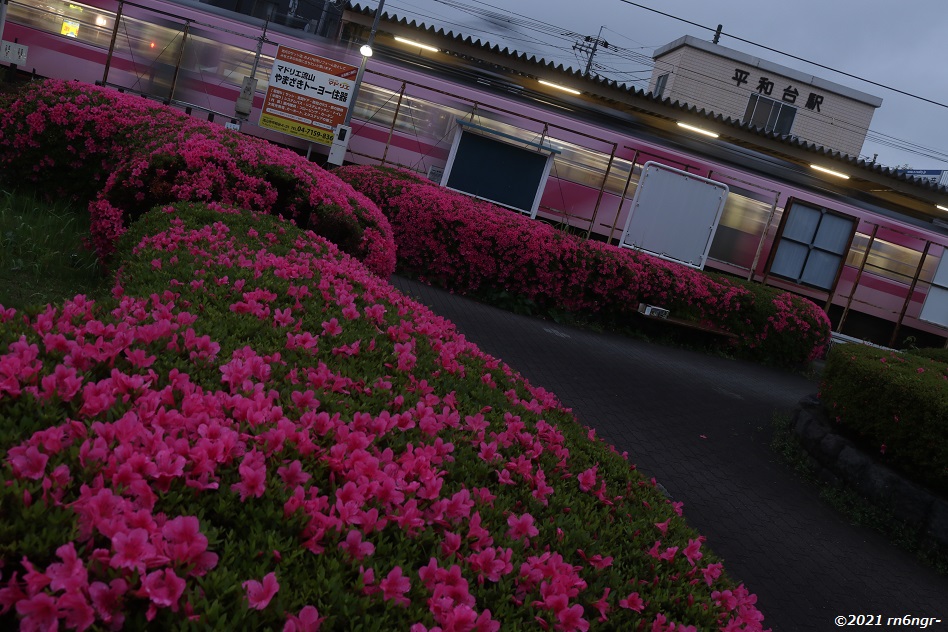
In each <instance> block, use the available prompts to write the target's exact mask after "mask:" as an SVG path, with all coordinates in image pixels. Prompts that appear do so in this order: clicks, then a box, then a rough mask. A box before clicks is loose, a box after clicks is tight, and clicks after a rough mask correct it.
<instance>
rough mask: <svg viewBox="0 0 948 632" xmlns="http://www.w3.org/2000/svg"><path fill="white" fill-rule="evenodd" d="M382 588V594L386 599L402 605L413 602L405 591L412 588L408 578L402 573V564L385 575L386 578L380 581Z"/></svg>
mask: <svg viewBox="0 0 948 632" xmlns="http://www.w3.org/2000/svg"><path fill="white" fill-rule="evenodd" d="M379 587H380V588H381V589H382V595H383V596H384V598H385V599H386V601H389V600H390V601H394V602H395V603H397V604H399V605H401V606H408V605H409V604H410V603H411V600H409V599H408V598H407V597H405V593H406V592H408V590H409V589H410V588H411V584H410V582H409V581H408V578H407V577H405V576H404V575H402V569H401V567H400V566H396V567H395V568H393V569H392V570H391V572H389V574H388V575H386V576H385V579H383V580H382V581H380V582H379Z"/></svg>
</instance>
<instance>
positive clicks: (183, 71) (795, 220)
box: [3, 0, 948, 346]
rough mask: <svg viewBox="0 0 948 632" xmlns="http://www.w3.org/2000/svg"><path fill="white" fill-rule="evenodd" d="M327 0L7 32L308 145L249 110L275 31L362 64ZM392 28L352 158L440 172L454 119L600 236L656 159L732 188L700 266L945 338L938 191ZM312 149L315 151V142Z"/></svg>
mask: <svg viewBox="0 0 948 632" xmlns="http://www.w3.org/2000/svg"><path fill="white" fill-rule="evenodd" d="M328 5H329V3H325V2H324V3H322V4H321V8H322V13H321V15H320V16H319V19H315V18H314V19H310V20H308V21H302V22H301V21H300V20H299V17H298V16H288V15H278V14H269V15H264V16H262V17H253V16H247V15H242V14H239V13H235V12H232V11H227V10H224V9H219V8H215V7H212V6H209V5H207V4H200V3H195V2H189V1H188V0H177V1H176V2H168V1H163V0H156V1H152V2H149V3H148V5H147V6H145V5H141V4H137V3H133V2H119V1H117V0H87V1H86V2H83V3H80V2H69V1H65V0H10V4H9V11H8V17H7V20H8V21H7V26H6V29H5V31H4V34H3V37H4V39H5V40H8V41H14V40H15V41H18V42H21V43H24V44H26V45H28V46H29V56H28V63H27V64H26V66H25V69H26V70H33V71H34V72H35V73H36V74H38V75H41V76H47V77H56V78H63V79H78V80H81V81H86V82H98V83H100V84H105V85H109V86H113V87H116V88H117V89H122V90H127V91H132V92H137V93H140V94H142V95H143V96H148V97H151V98H155V99H159V100H162V101H164V102H167V103H170V104H173V105H175V106H177V107H181V108H184V109H186V110H188V111H189V112H191V113H193V114H194V115H200V116H207V117H209V118H211V119H212V120H217V121H219V122H232V123H238V124H239V125H240V127H241V129H242V130H243V131H244V132H245V133H251V134H255V135H259V136H261V137H264V138H268V139H269V140H272V141H274V142H279V143H282V144H285V145H288V146H292V147H295V148H296V149H297V150H299V151H300V152H303V151H307V153H309V151H310V150H312V149H314V147H313V146H312V145H309V144H308V143H307V142H306V141H304V140H302V139H297V138H294V137H289V136H284V135H280V134H277V133H275V132H272V131H270V130H266V129H262V128H260V127H259V126H257V125H256V124H255V121H256V120H257V117H259V112H260V108H261V106H262V104H263V96H264V95H263V88H264V87H265V86H266V85H267V81H268V79H269V74H270V69H271V68H272V66H273V58H274V56H275V54H276V50H277V46H280V45H282V46H288V47H291V48H295V49H299V50H304V51H307V52H310V53H313V54H316V55H320V56H323V57H327V58H331V59H335V60H339V61H342V62H346V63H349V64H352V65H358V64H360V63H361V62H362V58H361V56H360V55H359V54H358V52H357V48H358V45H359V44H360V43H361V42H362V41H364V36H365V34H366V32H367V27H366V25H365V23H364V22H365V20H364V18H365V17H366V14H365V12H363V13H362V14H360V13H359V12H358V11H350V13H349V15H348V17H349V20H348V21H347V20H339V19H338V18H339V17H340V16H338V15H330V13H331V12H329V11H328V9H327V7H328ZM350 8H351V7H350ZM327 15H328V16H329V18H330V19H329V20H328V21H327V20H326V17H327ZM360 17H361V18H363V23H362V24H361V26H360V24H359V23H358V18H360ZM291 18H292V19H291ZM396 27H397V28H399V29H401V30H403V31H404V30H406V29H408V30H409V31H414V32H415V33H416V35H417V36H421V37H424V36H432V35H433V34H434V32H433V31H432V30H430V29H427V30H426V29H419V28H416V27H415V26H414V25H407V26H406V25H405V24H404V23H403V22H402V23H399V22H398V21H392V22H391V23H388V22H386V23H383V25H382V29H381V30H380V33H379V38H378V39H377V40H376V48H377V54H376V55H375V56H373V57H372V58H371V60H369V61H368V62H367V63H366V66H365V81H364V83H363V84H362V87H361V89H360V92H359V98H358V100H357V102H356V103H355V105H354V108H353V113H354V116H353V134H352V139H351V141H350V144H349V147H348V153H347V154H346V160H347V161H349V162H357V163H371V164H379V163H382V164H391V165H399V166H403V167H405V168H408V169H412V170H414V171H417V172H419V173H421V174H423V175H426V176H428V177H430V178H432V179H433V180H436V181H441V180H442V178H443V174H444V173H445V171H446V170H448V171H450V170H451V168H452V167H453V166H454V165H455V164H456V162H457V157H458V154H457V151H458V142H459V139H462V138H463V137H464V133H465V132H471V133H473V135H475V136H477V137H479V138H486V139H487V141H485V142H488V141H489V142H496V143H499V146H503V147H512V148H514V149H521V150H527V151H533V152H536V153H539V154H543V155H546V156H548V157H549V161H548V166H547V168H548V173H546V174H544V177H543V178H542V187H541V188H540V190H539V194H538V195H537V198H536V200H535V202H536V203H535V206H534V208H532V209H524V208H522V207H516V209H515V210H514V211H513V212H528V213H530V214H531V215H532V216H535V217H536V218H538V219H541V220H544V221H549V222H554V223H556V224H558V225H561V226H562V227H563V228H564V229H569V230H572V231H575V232H579V233H580V234H584V235H585V236H587V237H589V238H597V239H602V240H607V241H610V242H612V243H617V241H618V239H619V237H620V236H621V233H622V230H623V227H624V226H625V223H626V220H627V218H628V214H629V212H630V207H631V204H632V200H633V198H634V195H635V191H636V187H637V186H638V181H639V176H640V174H641V173H642V168H643V165H644V164H645V163H646V162H649V161H652V162H658V163H661V164H664V165H668V166H671V167H674V168H676V169H680V170H682V171H685V172H688V173H691V174H694V175H697V176H701V177H704V178H709V179H711V180H714V181H717V182H721V183H723V184H726V185H727V187H728V189H729V193H728V196H727V201H726V204H725V206H724V210H723V214H722V216H721V220H720V223H719V225H718V228H717V230H716V232H715V234H714V240H713V242H712V243H711V245H710V251H709V253H708V259H707V267H708V268H712V269H715V270H718V271H721V272H723V273H727V274H731V275H736V276H739V277H742V278H745V279H750V280H755V281H759V282H763V283H767V284H769V285H773V286H776V287H780V288H784V289H787V290H790V291H792V292H795V293H798V294H801V295H804V296H807V297H809V298H811V299H812V300H814V301H815V302H817V303H818V304H820V305H822V306H823V307H824V308H825V309H826V311H827V313H828V314H829V316H830V318H831V320H832V322H833V325H834V329H835V330H836V331H837V332H839V333H840V334H843V335H847V336H851V337H854V338H860V339H864V340H869V341H872V342H875V343H877V344H882V345H887V346H900V345H903V344H905V343H906V341H907V340H909V341H911V339H914V341H915V344H919V345H922V344H924V345H929V346H931V345H937V346H941V345H944V344H945V342H946V337H948V263H946V264H945V265H944V266H942V261H943V259H944V260H948V258H945V257H944V254H945V250H946V248H948V229H946V228H945V226H944V225H942V224H941V223H940V222H939V221H938V220H937V219H936V220H935V221H932V218H931V217H929V216H927V215H926V214H925V213H924V212H920V211H919V210H918V208H919V205H921V206H925V205H929V206H931V207H932V209H933V210H934V205H935V202H934V201H932V202H931V204H929V203H928V201H929V200H935V201H937V200H938V199H939V198H938V195H941V193H943V192H938V191H936V192H935V194H937V195H935V194H933V193H932V191H931V190H930V189H929V188H926V187H924V186H921V185H919V186H918V187H917V188H918V191H917V192H915V191H914V190H913V189H912V184H911V183H902V184H901V186H900V190H901V191H903V193H902V194H900V195H901V196H902V197H899V195H888V196H887V197H886V196H882V195H875V194H873V193H872V192H871V191H867V189H865V188H863V189H856V188H855V187H854V186H852V185H848V184H846V183H845V182H844V181H837V180H834V179H833V177H832V176H822V175H820V174H816V173H814V172H813V171H812V170H810V169H808V168H806V167H802V166H801V165H800V164H799V163H798V162H794V161H792V160H789V159H787V158H786V156H785V155H781V152H775V151H769V150H768V148H767V144H766V143H765V142H763V141H761V143H760V144H759V145H757V146H750V145H748V144H746V143H744V144H738V143H727V142H721V141H717V140H710V139H709V140H704V139H702V138H699V137H693V136H691V135H689V134H687V133H682V132H680V131H673V126H672V125H671V122H668V124H665V125H662V124H656V123H655V118H654V117H652V118H649V117H648V116H645V115H643V114H641V110H642V107H641V106H638V107H626V106H625V105H623V103H621V102H617V101H616V100H609V99H603V98H597V97H596V95H595V94H592V95H590V93H592V92H595V90H596V88H597V86H599V87H601V84H596V83H595V82H588V83H585V84H583V85H580V86H579V87H581V88H583V90H578V91H576V92H577V94H581V95H582V96H575V95H571V94H570V93H566V92H562V93H561V92H560V91H559V90H558V88H556V87H553V88H548V87H544V86H543V85H541V84H540V83H539V81H538V79H542V78H543V77H544V76H554V78H557V77H558V78H559V79H563V78H565V79H567V80H569V79H570V78H572V79H574V81H573V83H574V84H575V83H577V82H578V83H582V82H581V81H580V80H578V79H577V78H576V76H575V75H573V74H571V73H570V72H568V71H563V70H562V69H560V70H559V71H556V72H554V70H555V69H551V67H550V66H549V65H546V64H543V63H540V62H537V63H534V64H533V67H534V74H529V73H526V72H524V70H523V60H522V59H515V58H511V62H516V64H514V63H511V66H513V65H519V66H520V68H519V69H517V70H516V71H511V68H506V67H504V66H502V65H500V64H498V63H485V57H487V53H488V52H490V51H489V49H486V48H484V49H481V52H482V53H483V54H478V55H475V54H474V53H477V51H478V49H477V46H476V45H473V44H471V43H470V42H460V41H459V40H457V39H453V40H452V38H451V37H445V36H444V34H443V33H441V34H440V35H441V36H442V37H441V38H440V39H441V41H442V43H443V44H444V45H445V49H444V50H436V51H425V50H422V49H420V48H419V47H418V46H417V45H416V44H411V43H409V44H403V43H400V42H397V41H395V40H394V39H393V38H392V37H390V35H391V33H388V32H387V29H388V30H389V31H394V30H396ZM451 46H453V48H454V49H455V50H448V48H449V47H451ZM461 49H464V50H461ZM495 57H497V56H496V55H495ZM499 57H500V58H501V60H503V55H500V56H499ZM249 76H254V77H255V78H256V79H257V80H258V92H257V93H256V95H255V98H254V100H253V105H254V109H253V112H252V113H251V114H250V116H249V117H241V116H240V115H238V114H237V112H236V110H235V103H236V101H237V98H238V96H239V94H240V90H241V84H242V82H243V80H244V78H245V77H249ZM649 97H650V95H644V96H643V95H638V97H637V98H638V100H639V101H644V102H645V103H646V104H647V105H648V104H649V103H651V104H652V105H650V106H649V107H652V106H654V107H655V108H664V109H665V111H666V112H667V111H671V112H672V113H677V116H678V118H679V119H682V120H685V119H687V118H688V116H689V115H692V114H693V113H692V112H690V111H689V110H688V108H687V107H680V106H677V105H675V106H672V107H669V106H668V105H667V104H665V105H662V104H660V103H657V102H650V101H649ZM664 118H665V119H669V118H670V117H669V116H668V115H667V114H666V115H665V116H664ZM744 131H745V132H746V130H744ZM315 151H316V155H317V159H322V158H323V157H324V156H325V154H326V152H327V148H326V147H323V146H316V147H315ZM814 156H815V157H819V156H820V154H819V152H814ZM814 159H816V158H814ZM905 191H907V193H905ZM515 206H516V205H515Z"/></svg>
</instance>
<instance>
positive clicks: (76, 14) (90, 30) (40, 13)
mask: <svg viewBox="0 0 948 632" xmlns="http://www.w3.org/2000/svg"><path fill="white" fill-rule="evenodd" d="M8 11H9V12H8V14H7V18H8V19H9V20H10V22H16V23H17V24H22V25H24V26H29V27H32V28H35V29H39V30H41V31H46V32H47V33H55V34H57V35H63V36H65V37H71V38H75V39H77V40H79V41H82V42H85V43H87V44H93V45H99V46H105V47H107V46H108V45H109V41H110V40H111V39H112V26H113V24H114V21H113V20H114V14H112V13H109V12H106V11H102V10H101V9H97V8H95V7H90V6H88V5H85V4H80V3H78V2H61V1H56V0H49V1H47V2H30V3H21V2H11V3H10V4H9V9H8Z"/></svg>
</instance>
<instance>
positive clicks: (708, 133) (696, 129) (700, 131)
mask: <svg viewBox="0 0 948 632" xmlns="http://www.w3.org/2000/svg"><path fill="white" fill-rule="evenodd" d="M678 127H682V128H684V129H687V130H690V131H692V132H697V133H698V134H704V135H705V136H710V137H711V138H717V137H718V134H715V133H714V132H712V131H709V130H706V129H702V128H700V127H695V126H694V125H688V124H687V123H682V122H681V121H679V122H678Z"/></svg>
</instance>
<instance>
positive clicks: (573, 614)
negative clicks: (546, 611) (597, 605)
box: [556, 604, 589, 632]
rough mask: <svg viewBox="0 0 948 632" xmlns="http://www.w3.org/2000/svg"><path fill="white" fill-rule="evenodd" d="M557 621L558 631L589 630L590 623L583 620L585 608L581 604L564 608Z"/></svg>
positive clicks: (582, 631) (584, 631) (557, 614)
mask: <svg viewBox="0 0 948 632" xmlns="http://www.w3.org/2000/svg"><path fill="white" fill-rule="evenodd" d="M556 619H557V621H558V623H557V624H556V629H557V630H563V632H572V631H573V630H579V631H580V632H586V630H588V629H589V621H586V620H585V619H583V607H582V606H581V605H579V604H576V605H574V606H570V607H569V608H563V609H562V610H560V611H559V612H557V613H556Z"/></svg>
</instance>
